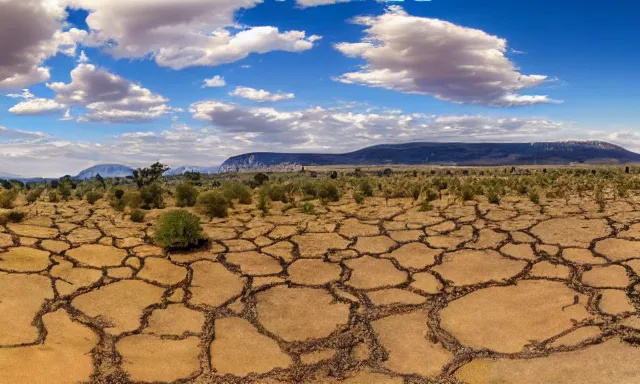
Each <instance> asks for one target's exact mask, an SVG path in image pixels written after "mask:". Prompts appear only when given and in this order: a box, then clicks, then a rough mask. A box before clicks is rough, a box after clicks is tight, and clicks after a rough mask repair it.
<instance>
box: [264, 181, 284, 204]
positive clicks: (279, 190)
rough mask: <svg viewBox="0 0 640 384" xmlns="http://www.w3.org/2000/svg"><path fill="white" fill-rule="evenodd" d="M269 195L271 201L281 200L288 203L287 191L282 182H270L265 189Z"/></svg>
mask: <svg viewBox="0 0 640 384" xmlns="http://www.w3.org/2000/svg"><path fill="white" fill-rule="evenodd" d="M264 191H265V193H266V194H267V197H269V200H271V201H281V202H283V203H285V204H286V203H288V200H289V199H288V198H287V192H286V189H285V187H284V185H282V184H269V185H267V186H266V187H265V189H264Z"/></svg>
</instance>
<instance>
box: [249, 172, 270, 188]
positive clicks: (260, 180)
mask: <svg viewBox="0 0 640 384" xmlns="http://www.w3.org/2000/svg"><path fill="white" fill-rule="evenodd" d="M267 181H269V176H267V175H266V174H264V173H262V172H260V173H257V174H256V175H255V176H253V180H252V183H251V184H252V185H253V187H261V186H262V185H263V184H264V183H266V182H267Z"/></svg>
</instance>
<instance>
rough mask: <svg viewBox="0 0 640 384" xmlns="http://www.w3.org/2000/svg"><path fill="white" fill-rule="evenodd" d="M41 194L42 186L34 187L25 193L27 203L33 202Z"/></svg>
mask: <svg viewBox="0 0 640 384" xmlns="http://www.w3.org/2000/svg"><path fill="white" fill-rule="evenodd" d="M40 196H42V188H34V189H32V190H31V191H29V193H28V194H27V197H26V199H27V203H29V204H33V203H35V202H36V201H37V200H38V199H39V198H40Z"/></svg>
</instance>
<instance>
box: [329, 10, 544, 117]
mask: <svg viewBox="0 0 640 384" xmlns="http://www.w3.org/2000/svg"><path fill="white" fill-rule="evenodd" d="M354 22H356V23H357V24H361V25H364V26H366V27H367V29H366V30H365V33H366V36H365V37H364V38H363V39H362V40H361V41H359V42H356V43H347V42H343V43H338V44H336V45H335V48H336V49H337V50H338V51H340V52H341V53H343V54H344V55H346V56H348V57H354V58H361V59H363V60H364V61H365V62H366V65H364V66H362V67H361V69H360V70H358V71H354V72H349V73H345V74H343V75H341V76H339V77H337V78H336V80H338V81H341V82H343V83H348V84H360V85H364V86H369V87H378V88H386V89H391V90H395V91H400V92H404V93H413V94H424V95H432V96H434V97H436V98H438V99H441V100H447V101H452V102H455V103H469V104H481V105H489V106H497V107H504V106H522V105H533V104H542V103H553V102H556V101H554V100H552V99H550V98H549V97H548V96H544V95H522V94H520V92H521V91H523V90H525V89H527V88H531V87H536V86H538V85H541V84H543V83H544V82H545V81H548V77H547V76H546V75H526V74H523V73H521V72H520V71H519V69H518V67H517V66H516V64H515V63H513V62H512V61H511V60H509V58H507V57H506V56H505V53H506V52H507V41H506V40H505V39H502V38H499V37H497V36H493V35H490V34H488V33H486V32H484V31H481V30H478V29H473V28H467V27H463V26H460V25H456V24H453V23H450V22H447V21H443V20H438V19H432V18H426V17H417V16H411V15H409V14H408V13H407V12H405V10H404V9H403V8H402V7H401V6H398V5H393V6H389V7H388V8H387V10H386V12H385V13H384V14H382V15H380V16H362V17H357V18H356V19H355V20H354Z"/></svg>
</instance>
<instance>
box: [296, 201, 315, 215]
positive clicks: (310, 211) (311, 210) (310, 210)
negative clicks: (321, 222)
mask: <svg viewBox="0 0 640 384" xmlns="http://www.w3.org/2000/svg"><path fill="white" fill-rule="evenodd" d="M300 212H302V213H304V214H306V215H315V214H316V208H315V207H314V206H313V204H311V203H304V204H302V205H301V206H300Z"/></svg>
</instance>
